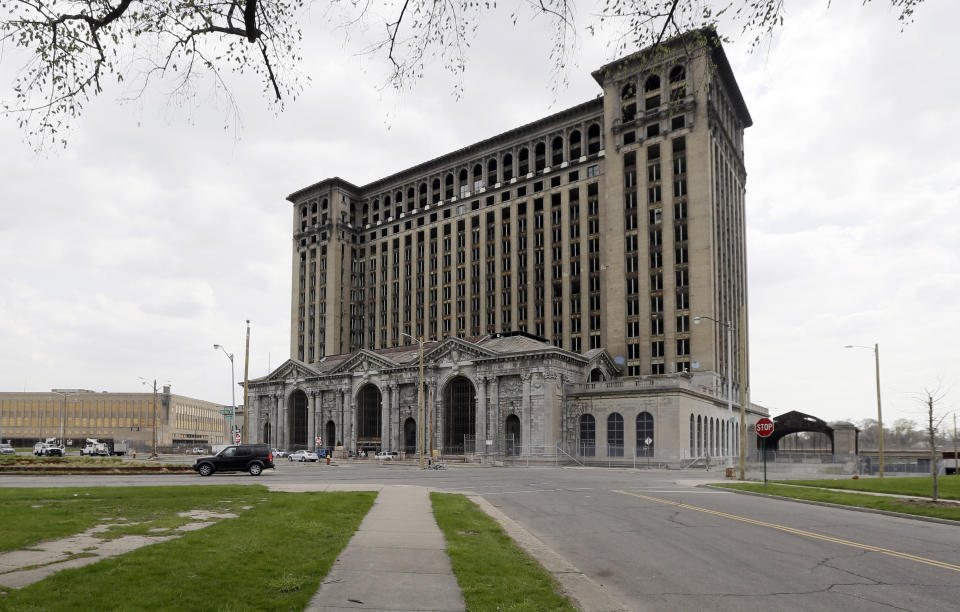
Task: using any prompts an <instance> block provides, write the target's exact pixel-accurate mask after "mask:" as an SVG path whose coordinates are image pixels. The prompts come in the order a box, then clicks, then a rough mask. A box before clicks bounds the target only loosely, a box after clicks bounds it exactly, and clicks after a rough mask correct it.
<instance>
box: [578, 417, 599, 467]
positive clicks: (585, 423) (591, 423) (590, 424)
mask: <svg viewBox="0 0 960 612" xmlns="http://www.w3.org/2000/svg"><path fill="white" fill-rule="evenodd" d="M596 454H597V422H596V420H595V419H594V418H593V415H592V414H583V415H580V456H581V457H593V456H595V455H596Z"/></svg>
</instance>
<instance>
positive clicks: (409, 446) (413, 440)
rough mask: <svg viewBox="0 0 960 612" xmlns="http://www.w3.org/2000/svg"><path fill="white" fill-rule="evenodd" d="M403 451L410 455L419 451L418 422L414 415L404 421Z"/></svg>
mask: <svg viewBox="0 0 960 612" xmlns="http://www.w3.org/2000/svg"><path fill="white" fill-rule="evenodd" d="M403 451H404V452H405V453H407V454H408V455H415V454H416V453H417V422H416V421H415V420H414V419H413V417H409V418H408V419H407V420H406V421H404V422H403Z"/></svg>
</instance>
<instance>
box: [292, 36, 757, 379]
mask: <svg viewBox="0 0 960 612" xmlns="http://www.w3.org/2000/svg"><path fill="white" fill-rule="evenodd" d="M593 77H594V79H595V80H596V81H597V83H599V84H600V86H601V88H602V96H601V97H598V98H596V99H593V100H590V101H588V102H585V103H583V104H580V105H578V106H575V107H573V108H569V109H567V110H564V111H561V112H559V113H556V114H553V115H550V116H547V117H544V118H542V119H539V120H537V121H534V122H532V123H530V124H527V125H524V126H521V127H518V128H515V129H512V130H510V131H507V132H504V133H502V134H499V135H496V136H493V137H491V138H489V139H486V140H484V141H481V142H478V143H474V144H472V145H469V146H467V147H464V148H462V149H460V150H458V151H453V152H451V153H448V154H445V155H442V156H440V157H438V158H436V159H433V160H430V161H427V162H425V163H422V164H419V165H417V166H414V167H411V168H407V169H405V170H402V171H400V172H398V173H396V174H393V175H390V176H386V177H384V178H381V179H378V180H376V181H374V182H372V183H370V184H368V185H365V186H362V187H358V186H356V185H353V184H351V183H349V182H347V181H344V180H343V179H340V178H331V179H326V180H323V181H321V182H319V183H316V184H314V185H311V186H309V187H305V188H303V189H300V190H299V191H296V192H294V193H292V194H291V195H290V196H288V198H287V199H288V200H289V201H290V202H291V203H292V204H293V212H294V214H293V245H292V246H293V253H292V255H293V270H292V272H293V287H292V289H293V290H292V296H291V298H292V300H291V338H290V354H291V357H292V358H293V359H296V360H299V361H302V362H305V363H308V364H311V363H317V362H319V361H320V360H321V359H323V357H325V356H327V355H336V354H343V353H348V352H351V351H354V350H357V349H360V348H368V349H382V348H389V347H393V346H399V345H405V344H409V343H410V340H409V339H408V338H406V337H405V336H403V335H402V334H409V335H411V336H424V337H425V338H428V339H437V340H439V339H442V338H444V337H450V336H459V337H479V336H483V335H486V334H491V333H496V332H507V331H514V330H517V331H525V332H527V333H530V334H533V335H536V336H540V337H543V338H546V339H547V340H549V341H550V342H552V343H553V344H555V345H556V346H559V347H562V348H564V349H567V350H570V351H573V352H577V353H586V352H588V351H589V350H591V349H595V348H601V347H603V348H606V349H607V350H608V351H609V352H610V353H611V354H612V355H613V356H614V358H615V359H616V361H617V363H619V364H621V367H622V371H623V374H624V375H627V376H633V377H637V376H655V375H668V374H676V373H684V372H690V373H691V374H692V375H693V374H696V373H697V372H702V373H704V375H709V376H713V381H712V383H709V382H708V381H705V384H713V385H714V386H720V381H721V380H725V378H726V377H727V376H728V375H730V374H731V373H732V374H733V375H734V377H735V380H736V379H737V367H736V364H737V363H738V362H739V358H740V355H739V346H738V343H737V342H736V341H734V346H733V347H732V348H733V351H732V353H733V360H732V361H733V363H731V364H728V363H726V355H727V346H726V342H727V334H726V329H725V327H724V324H725V323H726V322H728V321H729V322H732V323H733V325H735V326H737V325H738V320H739V313H740V310H741V307H743V308H744V309H745V307H746V304H747V282H746V281H747V277H746V240H745V222H744V189H745V188H744V185H745V180H746V171H745V169H744V152H743V132H744V129H745V128H747V127H749V126H750V125H751V124H752V120H751V118H750V115H749V112H748V111H747V108H746V105H745V103H744V101H743V98H742V96H741V94H740V90H739V88H738V86H737V83H736V80H735V78H734V76H733V72H732V70H731V68H730V65H729V63H728V61H727V58H726V55H725V54H724V51H723V49H722V47H721V45H720V42H719V39H718V38H717V36H716V34H715V33H714V32H713V31H712V30H700V31H695V32H691V33H688V34H686V35H684V36H682V37H678V38H675V39H671V40H669V41H667V42H665V43H663V44H662V45H660V46H659V47H657V48H652V49H645V50H642V51H639V52H637V53H635V54H633V55H631V56H628V57H625V58H622V59H620V60H617V61H615V62H612V63H610V64H608V65H606V66H603V67H602V68H600V69H599V70H597V71H595V72H594V73H593ZM696 316H702V317H710V318H712V319H714V320H716V321H717V322H719V323H720V325H712V324H711V325H702V326H697V327H693V326H692V325H691V323H692V320H693V318H694V317H696ZM738 334H739V335H740V336H742V339H743V346H746V334H747V330H746V329H738ZM744 362H746V356H745V355H744Z"/></svg>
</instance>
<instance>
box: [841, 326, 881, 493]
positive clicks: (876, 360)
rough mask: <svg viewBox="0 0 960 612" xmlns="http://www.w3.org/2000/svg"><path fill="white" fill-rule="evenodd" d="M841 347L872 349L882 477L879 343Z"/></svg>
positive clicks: (878, 447) (878, 448)
mask: <svg viewBox="0 0 960 612" xmlns="http://www.w3.org/2000/svg"><path fill="white" fill-rule="evenodd" d="M843 348H861V349H867V350H868V351H873V361H874V365H875V366H876V373H877V430H878V432H877V452H878V454H879V456H880V473H879V476H880V478H883V410H881V408H880V343H878V342H875V343H874V344H873V348H870V347H869V346H860V345H857V344H848V345H846V346H844V347H843Z"/></svg>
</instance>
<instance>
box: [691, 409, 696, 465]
mask: <svg viewBox="0 0 960 612" xmlns="http://www.w3.org/2000/svg"><path fill="white" fill-rule="evenodd" d="M695 431H696V426H695V425H694V423H693V415H692V414H691V415H690V456H691V457H693V456H694V453H695V452H696V450H697V443H696V442H694V441H693V432H695Z"/></svg>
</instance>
